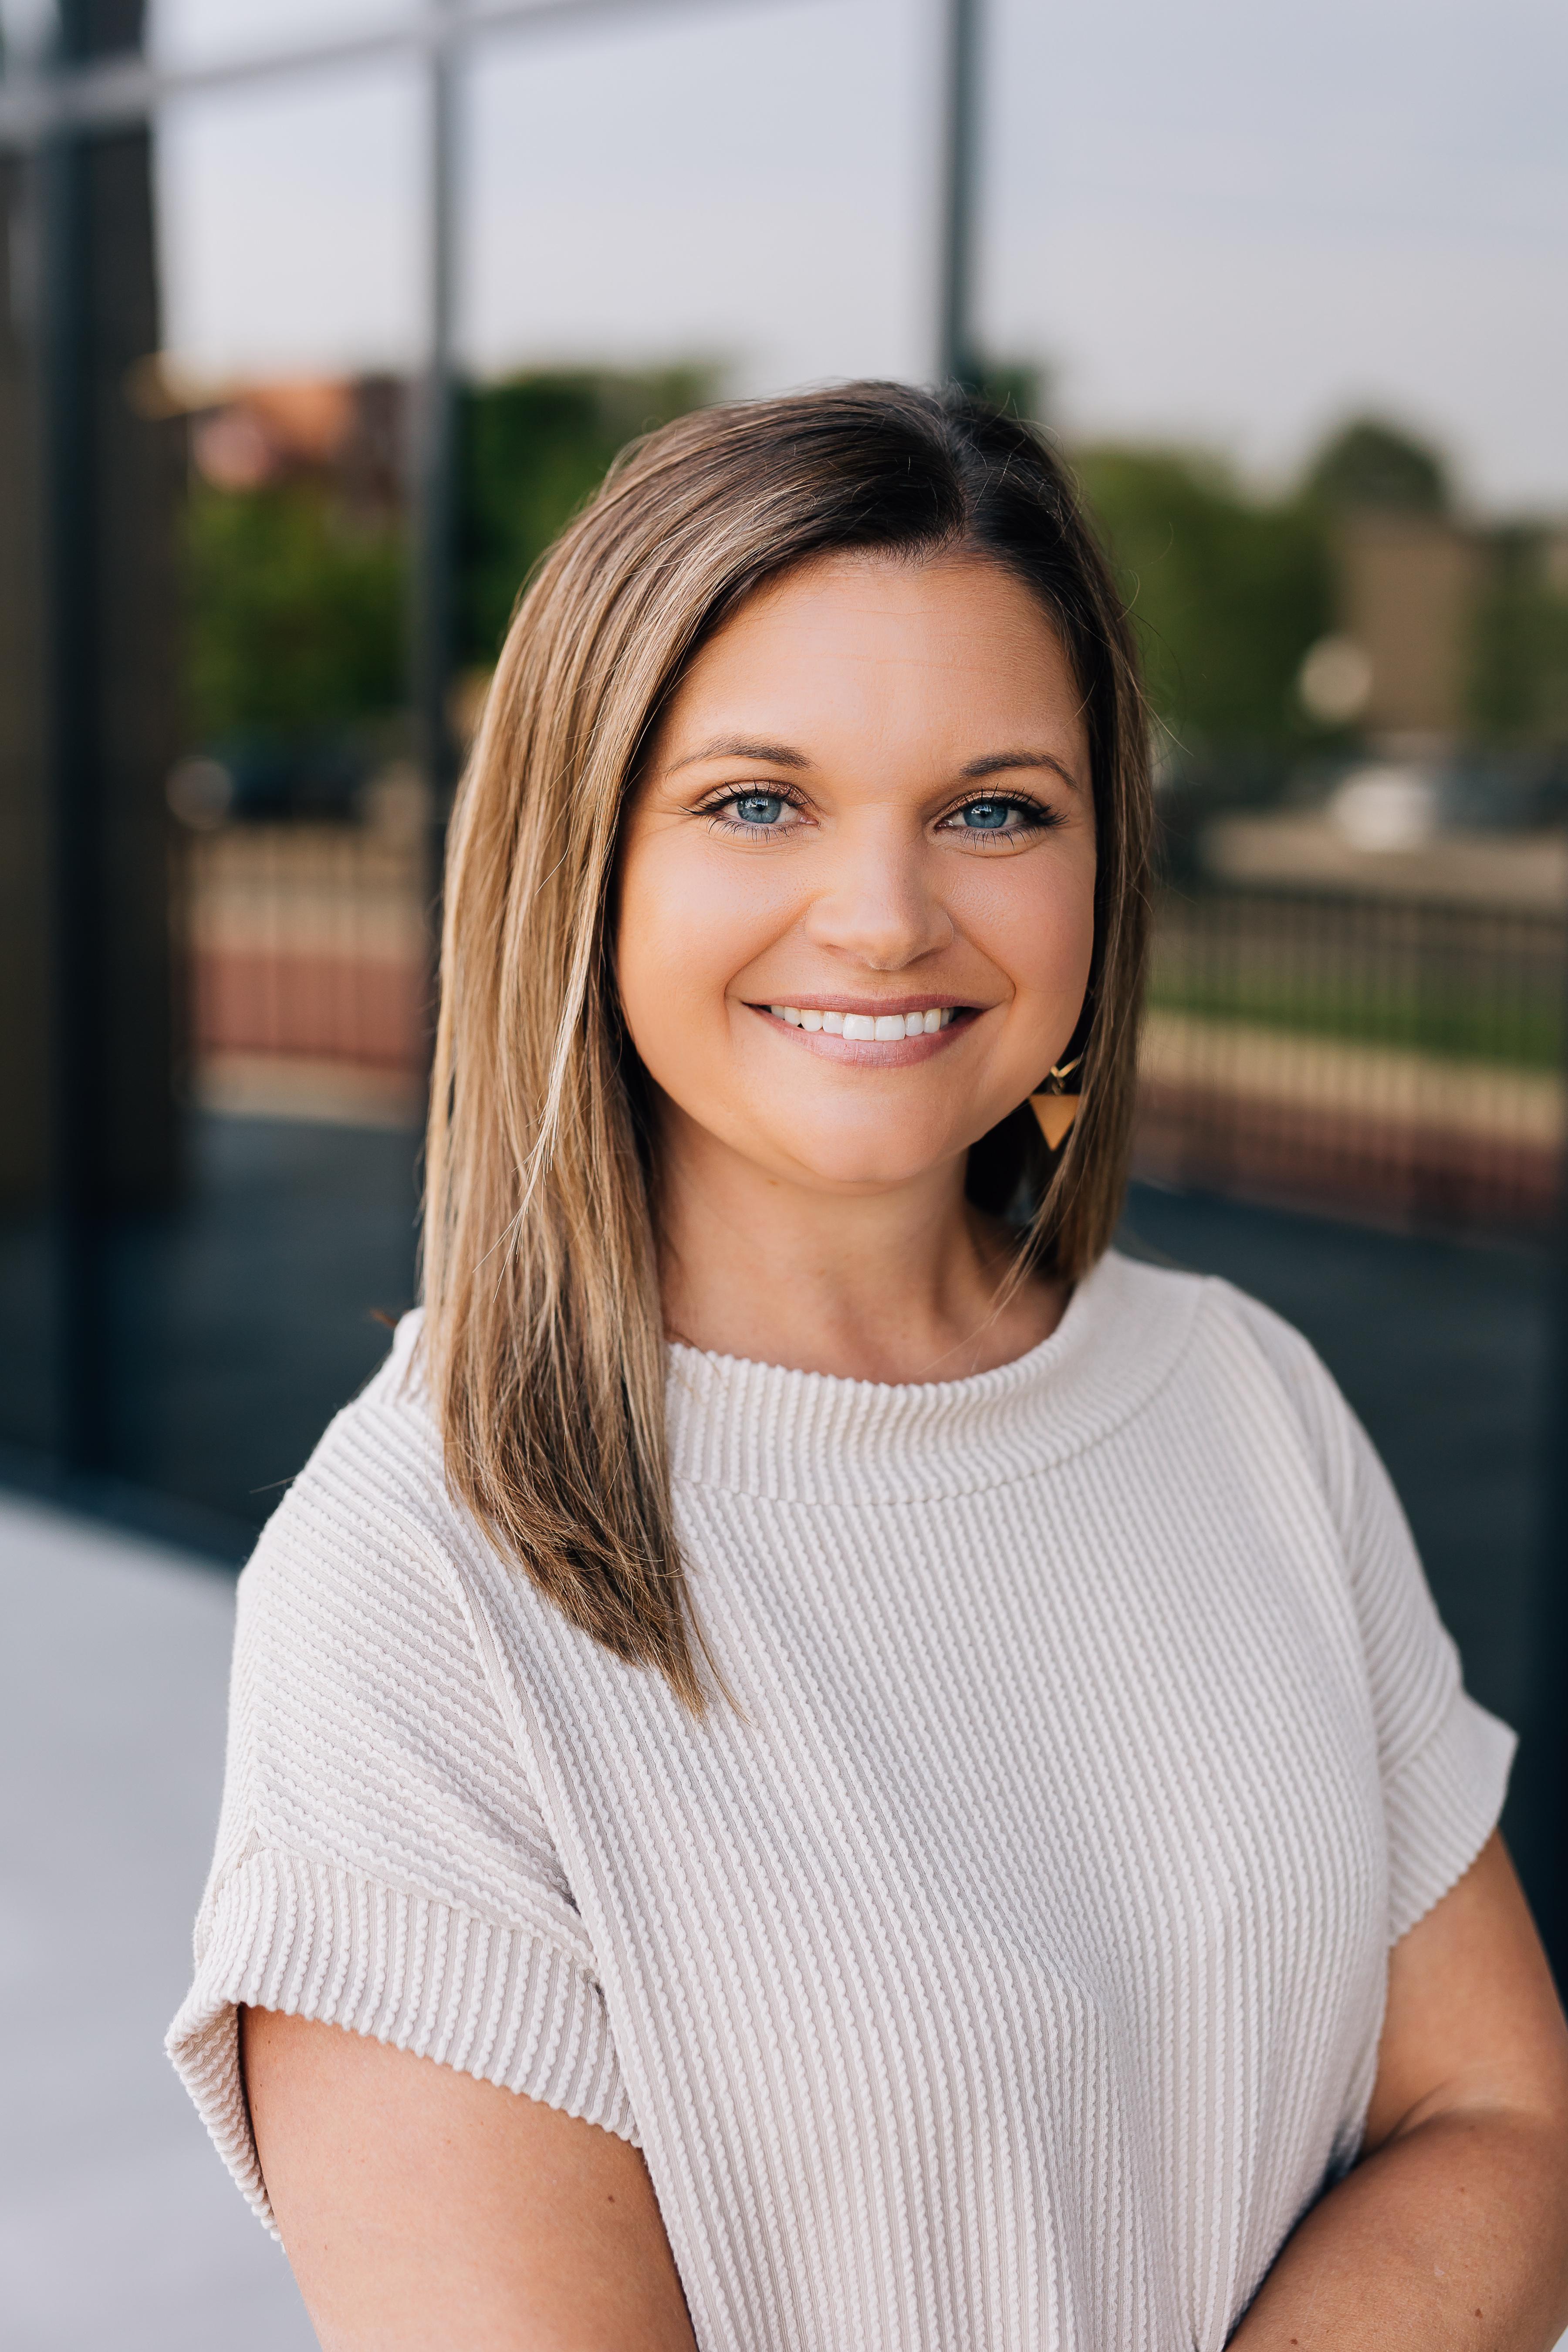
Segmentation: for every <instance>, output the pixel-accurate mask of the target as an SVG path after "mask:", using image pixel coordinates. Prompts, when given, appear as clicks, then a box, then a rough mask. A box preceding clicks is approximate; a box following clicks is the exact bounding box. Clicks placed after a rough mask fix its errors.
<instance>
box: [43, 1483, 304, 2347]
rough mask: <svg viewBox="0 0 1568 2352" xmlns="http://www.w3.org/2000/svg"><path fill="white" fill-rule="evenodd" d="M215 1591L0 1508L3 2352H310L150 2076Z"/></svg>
mask: <svg viewBox="0 0 1568 2352" xmlns="http://www.w3.org/2000/svg"><path fill="white" fill-rule="evenodd" d="M232 1615H233V1585H232V1583H231V1581H230V1580H229V1579H228V1578H227V1577H226V1576H224V1575H222V1574H219V1573H215V1572H214V1571H213V1570H210V1569H206V1568H202V1567H197V1566H193V1565H188V1564H186V1563H184V1562H182V1561H181V1560H179V1559H177V1558H175V1557H174V1555H172V1554H167V1553H160V1552H158V1551H156V1550H154V1549H152V1548H150V1547H147V1546H143V1545H141V1544H138V1543H136V1542H134V1541H132V1539H130V1538H125V1537H122V1536H119V1535H116V1534H114V1533H112V1532H110V1531H107V1530H105V1529H104V1528H101V1527H95V1526H90V1525H89V1526H84V1525H82V1524H81V1523H79V1522H76V1521H73V1520H70V1519H67V1518H64V1517H57V1516H56V1515H55V1514H53V1513H51V1512H49V1511H47V1510H44V1509H39V1508H35V1507H31V1506H29V1505H25V1504H18V1503H16V1502H14V1501H9V1500H5V1499H3V1498H0V1623H3V1626H4V1638H3V1639H0V1790H3V1791H4V1803H3V1806H0V1983H3V1984H4V1988H5V1999H4V2000H3V2001H0V2084H4V2086H5V2089H4V2105H5V2128H4V2131H3V2132H0V2314H3V2318H0V2342H3V2343H4V2345H5V2352H307V2347H310V2346H313V2345H314V2343H315V2340H316V2339H315V2336H314V2333H313V2331H312V2330H311V2328H310V2324H309V2322H308V2321H307V2319H306V2317H305V2313H304V2309H303V2306H302V2305H301V2304H300V2298H299V2295H298V2294H297V2293H296V2292H295V2288H294V2283H293V2280H292V2278H291V2277H290V2276H289V2268H288V2265H287V2263H285V2262H284V2260H283V2257H282V2254H281V2253H280V2252H279V2249H278V2248H277V2246H276V2245H274V2243H273V2242H272V2241H271V2239H270V2238H268V2236H267V2235H266V2234H265V2232H264V2231H262V2230H261V2229H260V2228H259V2227H258V2224H257V2223H256V2221H254V2220H253V2219H252V2217H251V2214H250V2211H249V2209H248V2208H247V2206H246V2205H245V2204H244V2202H243V2201H242V2200H241V2198H240V2196H239V2194H238V2192H237V2190H236V2189H234V2188H233V2187H232V2186H231V2185H230V2183H229V2179H228V2176H227V2175H226V2172H225V2171H224V2169H223V2167H222V2166H221V2164H220V2163H219V2162H218V2159H217V2158H216V2155H215V2154H214V2152H213V2149H212V2147H211V2145H210V2143H209V2141H208V2139H207V2137H206V2134H205V2131H204V2130H203V2128H202V2126H201V2125H200V2123H199V2122H198V2121H197V2119H196V2114H195V2109H194V2107H192V2105H191V2104H190V2102H189V2100H188V2099H187V2098H186V2096H185V2094H184V2090H183V2089H182V2088H181V2086H180V2084H179V2083H178V2081H177V2080H176V2079H175V2076H174V2074H173V2072H172V2070H171V2069H170V2067H169V2064H168V2062H167V2060H166V2059H165V2058H164V2056H163V2047H162V2042H163V2029H164V2027H165V2026H166V2024H167V2023H168V2021H169V2019H170V2017H171V2016H172V2015H173V2013H174V2009H175V2007H176V2005H177V2003H178V2001H179V2000H180V1997H181V1995H182V1993H183V1992H184V1986H185V1979H186V1971H187V1968H188V1963H189V1934H188V1923H189V1921H190V1918H191V1916H192V1914H193V1913H194V1911H195V1904H196V1898H197V1896H198V1895H199V1893H200V1891H201V1884H202V1878H203V1874H204V1873H205V1868H206V1861H207V1855H208V1852H209V1850H210V1847H211V1843H212V1835H213V1829H214V1825H215V1821H216V1811H217V1796H218V1787H219V1775H220V1771H221V1767H222V1751H223V1716H224V1701H225V1685H226V1677H227V1662H228V1645H229V1631H230V1623H231V1620H232Z"/></svg>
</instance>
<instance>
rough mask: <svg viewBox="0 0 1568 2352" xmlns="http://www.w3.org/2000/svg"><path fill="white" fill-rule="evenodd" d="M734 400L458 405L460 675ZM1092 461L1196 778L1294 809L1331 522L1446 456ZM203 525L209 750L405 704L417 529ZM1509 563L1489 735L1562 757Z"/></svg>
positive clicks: (505, 395) (637, 388) (390, 523)
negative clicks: (635, 490)
mask: <svg viewBox="0 0 1568 2352" xmlns="http://www.w3.org/2000/svg"><path fill="white" fill-rule="evenodd" d="M987 389H988V391H990V392H991V394H992V395H993V397H996V398H1000V399H1004V400H1005V401H1006V402H1007V403H1008V404H1010V405H1012V406H1013V407H1014V408H1016V410H1017V411H1018V412H1019V413H1021V414H1024V415H1029V414H1036V413H1037V412H1038V408H1039V405H1040V396H1041V385H1040V383H1039V381H1038V380H1037V377H1036V376H1034V375H1033V374H1031V373H1030V372H1029V371H1028V370H1026V369H1023V368H1013V369H1006V370H1002V369H998V370H996V371H995V372H994V375H993V376H992V377H991V378H989V379H988V382H987ZM714 392H715V385H714V383H713V381H712V379H711V378H710V375H709V374H708V373H706V372H705V371H704V370H702V369H701V368H699V367H695V366H692V367H684V368H669V369H666V370H662V371H658V372H654V373H644V374H634V373H615V372H611V371H608V370H595V369H583V370H578V371H574V372H564V371H562V372H549V373H533V374H529V375H523V376H518V377H515V378H513V379H511V380H510V381H508V382H505V383H496V384H489V385H482V386H475V387H471V388H469V389H468V390H467V391H465V392H464V393H463V394H461V397H460V407H459V424H460V441H459V464H460V501H459V532H460V577H459V583H458V648H457V650H458V661H459V664H460V665H462V666H464V667H475V668H485V667H489V664H490V663H491V662H493V660H494V658H495V655H496V652H497V650H498V648H499V646H500V639H501V637H502V636H503V635H504V634H505V631H506V627H507V624H508V621H509V619H510V614H511V611H512V608H513V605H514V604H515V602H516V598H517V594H518V590H519V587H520V584H521V583H522V582H523V581H524V580H525V579H526V578H527V576H528V575H529V573H530V572H531V568H532V567H533V566H534V564H535V563H536V562H538V560H539V558H540V556H541V555H542V553H543V552H544V551H545V549H546V548H548V547H549V545H550V544H551V542H552V540H553V539H554V538H555V536H556V534H557V533H558V532H559V531H560V530H561V529H562V527H563V524H564V523H565V522H566V521H568V520H570V518H571V516H572V515H573V514H574V512H576V511H577V509H579V508H580V507H581V506H582V505H583V503H584V500H585V499H588V498H590V497H591V496H592V494H593V492H594V491H595V488H597V486H598V484H599V483H600V481H601V480H602V479H603V477H604V474H605V468H606V467H607V466H608V465H609V463H610V461H611V460H612V458H613V457H615V456H616V452H617V451H618V450H620V449H621V448H623V447H624V446H626V442H627V441H628V440H630V439H632V438H633V437H634V436H636V435H637V434H638V433H641V432H644V431H647V430H648V429H649V428H650V427H652V426H654V425H659V424H662V423H664V422H666V421H667V420H668V419H669V418H671V417H673V416H677V415H681V414H683V413H685V412H686V411H688V410H689V409H691V408H693V407H696V406H700V405H701V404H703V403H705V402H706V401H708V400H710V398H712V397H713V395H714ZM1076 464H1077V469H1078V472H1079V478H1080V480H1081V482H1082V484H1083V488H1084V491H1085V494H1086V497H1087V499H1088V500H1089V506H1090V508H1091V510H1092V512H1093V514H1094V515H1095V517H1096V519H1097V520H1098V523H1099V526H1100V530H1101V531H1102V534H1103V536H1104V539H1105V541H1106V544H1107V546H1108V548H1109V550H1110V554H1111V557H1112V561H1113V562H1114V564H1115V567H1116V570H1117V572H1118V575H1119V577H1120V579H1121V583H1122V586H1123V590H1124V593H1125V594H1126V595H1127V597H1128V600H1129V604H1130V605H1131V612H1132V616H1133V625H1134V628H1135V631H1136V633H1137V635H1138V636H1139V638H1140V640H1141V644H1142V653H1143V657H1144V662H1145V665H1146V671H1147V677H1148V683H1149V690H1150V696H1151V699H1152V704H1153V708H1154V709H1155V711H1156V713H1157V715H1158V716H1159V718H1160V719H1162V720H1163V723H1164V725H1165V727H1166V728H1167V729H1168V730H1170V734H1171V737H1172V739H1173V747H1174V751H1173V756H1174V762H1175V765H1176V766H1177V767H1178V768H1179V769H1181V770H1182V771H1183V772H1184V773H1186V774H1187V775H1188V776H1190V777H1191V779H1192V780H1193V782H1194V785H1196V784H1197V783H1199V782H1202V787H1203V791H1204V793H1206V794H1208V795H1210V796H1211V797H1212V796H1213V795H1215V794H1217V795H1218V797H1219V798H1220V799H1222V800H1234V799H1246V800H1254V799H1267V798H1271V797H1274V796H1275V795H1276V794H1277V793H1278V791H1279V788H1280V785H1281V782H1282V780H1283V778H1284V776H1285V774H1286V772H1287V771H1288V770H1289V768H1290V767H1291V765H1292V764H1293V763H1294V762H1295V761H1296V760H1297V758H1298V757H1299V755H1300V752H1301V751H1303V750H1304V749H1308V748H1310V747H1312V746H1314V745H1316V746H1319V747H1322V748H1327V749H1330V750H1331V749H1332V748H1333V744H1334V741H1335V740H1336V739H1334V738H1332V737H1331V736H1326V735H1325V734H1324V733H1323V731H1322V730H1321V729H1315V728H1314V727H1313V726H1312V725H1311V724H1310V721H1309V720H1308V719H1307V718H1306V716H1305V714H1304V713H1303V711H1302V709H1301V706H1300V699H1299V696H1298V690H1297V682H1298V679H1299V677H1300V668H1301V663H1302V660H1303V657H1304V656H1305V655H1306V654H1307V652H1308V651H1309V649H1310V647H1311V646H1313V645H1314V644H1315V643H1316V642H1317V641H1318V640H1319V639H1320V638H1321V637H1322V636H1323V635H1326V634H1328V633H1329V632H1330V631H1331V629H1332V628H1333V626H1334V619H1335V614H1334V580H1333V571H1334V564H1333V545H1334V539H1335V531H1336V516H1337V515H1338V514H1339V513H1341V512H1342V510H1343V509H1344V507H1345V506H1346V505H1347V504H1352V505H1361V506H1363V507H1364V506H1377V507H1381V508H1383V509H1385V510H1386V509H1401V510H1403V511H1405V512H1411V513H1415V512H1422V513H1435V512H1437V511H1439V510H1440V509H1442V508H1443V507H1444V505H1445V504H1446V501H1447V478H1446V475H1445V472H1444V468H1443V466H1442V463H1441V461H1440V459H1439V458H1438V457H1436V456H1435V455H1434V453H1433V452H1432V451H1430V450H1428V449H1426V448H1424V447H1423V446H1422V445H1421V444H1420V443H1418V442H1416V441H1415V440H1412V439H1411V438H1410V437H1409V436H1406V435H1405V434H1402V433H1400V432H1399V431H1397V430H1396V429H1395V428H1394V426H1392V425H1384V424H1382V423H1379V422H1377V421H1376V420H1374V419H1369V418H1363V419H1360V420H1357V421H1356V422H1354V423H1353V424H1352V425H1347V426H1346V427H1345V428H1344V429H1343V430H1342V431H1341V432H1339V433H1336V434H1335V435H1334V436H1333V437H1332V439H1331V441H1330V442H1329V443H1328V444H1327V445H1326V446H1325V447H1324V449H1323V450H1322V452H1321V455H1320V456H1319V457H1318V458H1317V459H1316V460H1315V461H1314V462H1313V464H1312V465H1311V466H1310V468H1309V469H1308V471H1307V473H1306V476H1305V478H1304V480H1303V483H1302V485H1301V486H1300V488H1299V489H1297V490H1295V491H1293V492H1290V493H1288V494H1283V495H1279V496H1276V497H1273V498H1269V497H1267V496H1262V495H1259V494H1257V493H1255V492H1253V491H1251V490H1250V489H1248V488H1247V486H1246V485H1245V484H1244V483H1243V482H1241V481H1240V480H1238V479H1237V477H1236V476H1234V475H1233V474H1231V473H1230V472H1229V471H1227V470H1226V467H1224V466H1223V465H1222V464H1221V463H1219V462H1218V461H1216V460H1215V459H1212V458H1208V457H1202V456H1199V455H1194V454H1193V453H1191V452H1187V451H1183V450H1180V449H1159V448H1148V447H1128V446H1090V447H1089V448H1086V449H1083V450H1081V451H1079V453H1078V456H1077V459H1076ZM186 529H187V557H188V582H189V626H190V638H189V646H190V653H189V669H188V691H189V703H190V717H191V719H192V722H193V725H194V728H195V739H196V740H200V741H204V742H207V743H213V742H223V741H229V740H237V739H247V740H261V741H269V742H273V743H277V744H285V745H287V744H298V743H301V742H304V741H306V740H317V741H320V740H323V739H325V738H327V737H331V736H333V735H338V734H342V733H344V732H351V733H352V732H354V731H356V730H361V729H362V728H363V724H364V722H366V721H371V720H375V719H381V718H383V717H384V716H386V715H387V714H390V713H393V712H395V711H396V710H397V709H399V707H400V706H401V705H402V703H403V702H404V699H405V646H406V620H405V614H406V555H407V551H406V545H405V533H404V528H403V525H402V523H401V522H400V521H399V520H397V519H396V518H395V517H392V516H388V515H385V514H382V515H379V516H376V515H369V516H367V515H365V514H363V513H359V512H356V511H355V510H354V509H353V506H352V503H351V502H350V501H349V500H347V499H346V498H345V496H344V494H343V492H342V488H341V486H339V485H334V483H333V482H332V481H331V479H330V478H321V477H310V478H295V479H292V480H289V481H285V482H278V483H273V484H271V485H269V486H268V487H266V488H257V489H248V490H223V489H218V488H214V487H213V486H212V485H211V484H209V483H206V482H204V481H201V480H199V479H198V480H196V481H195V482H194V483H193V487H192V492H191V498H190V503H189V509H188V516H187V525H186ZM1489 545H1490V548H1491V551H1492V561H1491V563H1490V565H1489V571H1488V584H1487V586H1486V588H1485V590H1484V592H1483V593H1482V596H1481V600H1480V604H1479V611H1478V614H1477V625H1476V633H1475V654H1474V663H1473V674H1472V678H1471V682H1470V711H1471V720H1472V725H1473V728H1474V730H1475V735H1476V738H1477V740H1478V741H1479V742H1481V743H1492V744H1499V745H1506V746H1522V747H1529V746H1532V745H1535V746H1539V745H1542V744H1551V743H1556V744H1559V745H1561V744H1563V742H1564V741H1565V740H1568V596H1565V595H1564V594H1563V593H1562V592H1561V590H1560V589H1554V588H1553V586H1552V583H1551V579H1550V576H1549V567H1548V563H1547V560H1546V559H1547V554H1548V545H1547V541H1546V538H1545V535H1544V534H1543V532H1542V530H1540V529H1538V528H1535V529H1532V528H1528V527H1525V526H1521V527H1519V528H1518V529H1514V530H1505V531H1500V532H1496V533H1493V534H1492V535H1491V537H1490V541H1489ZM1531 756H1533V754H1532V755H1531Z"/></svg>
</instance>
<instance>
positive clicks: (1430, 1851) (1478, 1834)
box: [1384, 1686, 1519, 1944]
mask: <svg viewBox="0 0 1568 2352" xmlns="http://www.w3.org/2000/svg"><path fill="white" fill-rule="evenodd" d="M1518 1744H1519V1743H1518V1741H1517V1740H1516V1739H1515V1738H1514V1735H1513V1733H1512V1732H1511V1731H1510V1729H1509V1727H1508V1726H1507V1724H1506V1723H1500V1722H1499V1721H1498V1718H1497V1717H1496V1716H1495V1715H1489V1714H1488V1713H1487V1711H1486V1709H1485V1707H1483V1706H1477V1704H1476V1702H1475V1700H1474V1699H1473V1698H1471V1697H1470V1696H1468V1693H1467V1692H1466V1691H1464V1690H1463V1689H1461V1688H1459V1687H1458V1686H1456V1688H1455V1690H1454V1692H1453V1694H1452V1696H1451V1697H1450V1699H1449V1701H1448V1705H1447V1708H1446V1709H1445V1711H1444V1713H1443V1714H1442V1715H1441V1716H1440V1717H1439V1718H1438V1720H1437V1722H1436V1725H1435V1726H1434V1727H1433V1728H1432V1730H1431V1731H1430V1732H1429V1733H1428V1734H1427V1736H1426V1738H1425V1739H1424V1740H1423V1741H1422V1743H1421V1745H1420V1747H1419V1748H1416V1750H1415V1753H1414V1754H1413V1755H1411V1756H1408V1757H1406V1758H1405V1761H1404V1762H1403V1763H1402V1764H1401V1765H1400V1766H1399V1767H1398V1769H1397V1770H1396V1771H1395V1772H1394V1774H1393V1775H1392V1776H1391V1778H1390V1779H1389V1780H1388V1781H1387V1782H1386V1783H1385V1785H1384V1812H1385V1816H1386V1820H1387V1823H1388V1897H1389V1923H1388V1940H1389V1942H1390V1943H1391V1944H1396V1943H1397V1942H1398V1941H1399V1939H1400V1937H1402V1936H1405V1935H1407V1934H1408V1933H1409V1931H1410V1929H1411V1928H1412V1927H1415V1924H1416V1922H1417V1921H1418V1920H1420V1919H1424V1918H1425V1917H1426V1914H1427V1912H1428V1911H1430V1910H1431V1908H1432V1906H1433V1905H1434V1904H1435V1903H1437V1902H1439V1901H1440V1900H1441V1899H1442V1897H1443V1896H1444V1895H1447V1892H1448V1890H1449V1888H1450V1887H1451V1886H1453V1885H1456V1884H1457V1883H1458V1880H1459V1879H1461V1878H1462V1877H1463V1876H1464V1874H1465V1873H1466V1871H1467V1870H1468V1868H1469V1866H1470V1864H1471V1863H1473V1862H1474V1860H1475V1859H1476V1856H1477V1855H1478V1854H1479V1852H1480V1850H1481V1848H1482V1846H1484V1845H1485V1843H1486V1842H1487V1840H1488V1838H1489V1837H1490V1835H1491V1833H1492V1832H1493V1830H1495V1829H1496V1827H1497V1825H1498V1820H1499V1817H1500V1814H1501V1812H1502V1801H1503V1798H1504V1797H1505V1795H1506V1794H1507V1792H1508V1776H1509V1768H1510V1765H1511V1764H1512V1762H1513V1754H1514V1749H1515V1748H1516V1747H1517V1746H1518Z"/></svg>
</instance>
